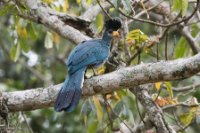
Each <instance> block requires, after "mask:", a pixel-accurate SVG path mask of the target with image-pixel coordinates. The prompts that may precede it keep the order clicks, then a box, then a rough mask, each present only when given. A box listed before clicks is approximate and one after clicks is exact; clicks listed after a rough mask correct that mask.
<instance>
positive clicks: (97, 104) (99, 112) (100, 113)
mask: <svg viewBox="0 0 200 133" xmlns="http://www.w3.org/2000/svg"><path fill="white" fill-rule="evenodd" d="M93 101H94V105H95V107H96V110H97V119H98V121H99V122H101V121H102V119H103V108H102V106H101V104H100V102H99V99H98V98H97V96H93Z"/></svg>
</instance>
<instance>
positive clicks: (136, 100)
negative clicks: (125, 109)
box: [135, 97, 145, 124]
mask: <svg viewBox="0 0 200 133" xmlns="http://www.w3.org/2000/svg"><path fill="white" fill-rule="evenodd" d="M135 102H136V109H137V111H138V114H139V116H140V119H141V121H142V122H143V124H145V121H144V119H143V117H142V114H141V112H140V108H139V104H138V99H137V97H135Z"/></svg>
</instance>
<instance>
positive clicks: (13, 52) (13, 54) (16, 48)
mask: <svg viewBox="0 0 200 133" xmlns="http://www.w3.org/2000/svg"><path fill="white" fill-rule="evenodd" d="M19 55H20V43H19V42H18V43H17V45H14V44H13V45H12V47H11V49H10V58H11V60H13V61H14V62H16V61H17V60H18V58H19Z"/></svg>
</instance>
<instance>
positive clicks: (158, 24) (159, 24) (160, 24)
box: [106, 0, 200, 27]
mask: <svg viewBox="0 0 200 133" xmlns="http://www.w3.org/2000/svg"><path fill="white" fill-rule="evenodd" d="M106 1H107V2H108V3H109V4H110V5H111V6H112V7H114V8H116V7H115V5H114V4H113V3H112V2H110V1H109V0H106ZM199 5H200V0H197V6H196V8H195V9H194V11H193V12H192V14H191V15H190V16H188V17H185V18H183V19H182V20H180V21H176V22H172V23H168V24H162V23H157V22H154V21H152V20H147V19H140V18H135V17H132V16H129V15H127V14H126V13H124V12H123V11H122V10H121V9H120V8H116V9H117V10H118V11H119V13H120V14H122V15H123V16H125V17H127V18H130V19H133V20H135V21H140V22H143V23H149V24H152V25H156V26H160V27H171V26H174V25H177V24H180V23H182V22H185V21H188V20H190V19H191V18H192V17H193V16H194V14H195V13H196V11H197V10H198V7H199Z"/></svg>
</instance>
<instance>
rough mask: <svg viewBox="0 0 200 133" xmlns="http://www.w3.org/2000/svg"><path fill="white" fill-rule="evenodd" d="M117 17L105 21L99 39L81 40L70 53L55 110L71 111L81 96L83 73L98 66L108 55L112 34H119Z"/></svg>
mask: <svg viewBox="0 0 200 133" xmlns="http://www.w3.org/2000/svg"><path fill="white" fill-rule="evenodd" d="M120 27H121V21H120V20H119V19H116V18H115V19H109V20H108V21H106V22H105V30H104V33H103V36H102V38H101V39H94V40H88V41H83V42H81V43H80V44H78V45H77V46H76V47H75V48H74V49H73V50H72V52H71V53H70V55H69V57H68V60H67V62H66V64H67V70H68V75H67V77H66V79H65V81H64V83H63V85H62V87H61V89H60V91H59V93H58V96H57V99H56V102H55V105H54V108H55V110H56V111H66V112H71V111H73V110H74V109H75V108H76V106H77V104H78V103H79V100H80V98H81V88H82V86H83V81H84V74H85V71H86V69H87V68H88V67H91V66H92V67H99V66H101V65H102V64H103V63H104V62H105V61H106V60H107V59H108V57H109V53H110V46H111V45H110V43H111V40H112V38H113V36H116V35H119V33H118V29H120Z"/></svg>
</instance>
